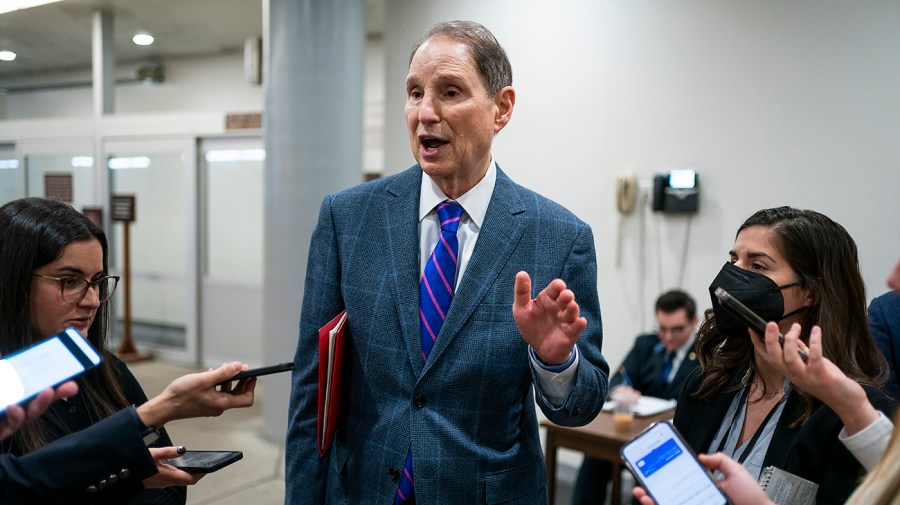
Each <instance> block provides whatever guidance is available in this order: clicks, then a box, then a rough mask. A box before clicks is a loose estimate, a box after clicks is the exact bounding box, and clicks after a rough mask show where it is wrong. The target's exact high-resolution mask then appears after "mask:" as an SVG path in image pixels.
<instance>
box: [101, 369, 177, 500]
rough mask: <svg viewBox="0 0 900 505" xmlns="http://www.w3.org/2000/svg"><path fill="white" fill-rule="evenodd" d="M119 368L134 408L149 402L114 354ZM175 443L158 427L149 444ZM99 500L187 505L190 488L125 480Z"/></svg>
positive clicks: (105, 492)
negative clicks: (155, 486)
mask: <svg viewBox="0 0 900 505" xmlns="http://www.w3.org/2000/svg"><path fill="white" fill-rule="evenodd" d="M111 359H114V360H115V363H116V366H117V367H118V370H119V374H120V379H121V381H122V389H123V391H124V393H125V398H126V399H128V401H129V402H131V403H132V405H134V406H135V407H139V406H141V405H143V404H144V403H147V394H146V393H144V389H143V388H141V384H140V383H139V382H138V380H137V378H136V377H135V376H134V374H132V373H131V370H129V369H128V367H127V366H126V365H125V363H123V362H122V361H121V360H119V359H118V358H116V357H115V356H111ZM171 445H173V444H172V439H171V438H169V434H168V432H166V429H165V428H160V429H159V440H157V441H156V442H154V443H152V444H150V447H169V446H171ZM99 494H100V495H101V498H100V500H98V501H102V502H104V503H126V502H128V503H135V504H137V503H140V504H146V505H184V504H185V502H187V487H185V486H169V487H166V488H162V489H145V488H144V486H143V484H142V483H141V482H140V481H139V480H133V479H132V480H131V481H128V482H122V483H120V484H119V485H116V486H108V487H107V488H106V489H104V490H103V491H101V492H100V493H99Z"/></svg>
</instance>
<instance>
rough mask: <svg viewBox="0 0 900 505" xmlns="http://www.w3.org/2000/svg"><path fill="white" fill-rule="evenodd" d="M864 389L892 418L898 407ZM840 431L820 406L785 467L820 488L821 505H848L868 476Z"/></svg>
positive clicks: (818, 500)
mask: <svg viewBox="0 0 900 505" xmlns="http://www.w3.org/2000/svg"><path fill="white" fill-rule="evenodd" d="M865 389H866V395H867V396H868V397H869V401H870V402H871V403H872V405H873V406H874V407H875V408H876V409H878V410H880V411H882V412H884V413H885V415H886V416H888V418H891V417H892V416H893V413H894V410H895V408H896V403H895V402H894V401H893V400H892V399H890V398H889V397H888V396H887V395H885V394H884V392H882V391H881V390H878V389H875V388H869V387H865ZM779 424H780V423H779ZM841 428H843V423H842V422H841V420H840V418H839V417H838V416H837V414H835V413H834V411H832V410H831V409H830V408H828V407H827V406H824V405H822V406H820V407H819V408H818V409H816V411H815V412H813V414H812V416H811V417H810V418H809V420H808V421H807V422H806V423H805V424H804V425H803V426H802V427H801V428H800V430H799V432H798V433H797V434H796V436H795V438H794V442H793V444H792V446H791V447H790V450H789V452H788V457H787V461H786V462H785V463H784V469H785V470H787V471H789V472H791V473H794V474H797V475H799V476H801V477H804V478H806V479H809V480H811V481H813V482H816V483H818V484H819V490H818V492H817V494H816V503H818V504H822V505H829V504H835V505H837V504H843V503H845V502H846V501H847V499H848V498H849V497H850V495H851V494H852V493H853V491H854V490H855V489H856V487H857V486H858V485H859V483H860V481H861V479H862V477H863V476H864V475H865V469H864V468H863V467H862V465H861V464H860V463H859V461H857V459H856V458H855V457H854V456H853V454H852V453H851V452H850V451H849V450H847V448H846V446H844V444H843V443H841V442H840V440H839V439H838V434H839V433H840V431H841ZM773 449H779V448H776V447H772V446H770V447H769V452H772V450H773ZM782 449H783V448H782ZM767 459H768V454H767ZM775 466H780V465H777V464H776V465H775Z"/></svg>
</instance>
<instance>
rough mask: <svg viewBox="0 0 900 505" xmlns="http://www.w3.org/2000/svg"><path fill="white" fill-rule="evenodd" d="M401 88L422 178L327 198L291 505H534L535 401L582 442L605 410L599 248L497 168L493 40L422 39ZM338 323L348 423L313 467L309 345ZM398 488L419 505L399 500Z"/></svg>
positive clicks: (570, 218) (297, 376) (291, 465)
mask: <svg viewBox="0 0 900 505" xmlns="http://www.w3.org/2000/svg"><path fill="white" fill-rule="evenodd" d="M406 87H407V97H408V98H407V103H406V118H407V123H408V126H409V134H410V143H411V144H412V150H413V155H414V156H415V158H416V161H417V162H418V163H417V165H415V166H413V167H411V168H409V169H408V170H406V171H404V172H401V173H399V174H396V175H393V176H390V177H386V178H383V179H379V180H376V181H373V182H370V183H367V184H363V185H360V186H357V187H354V188H351V189H348V190H345V191H342V192H340V193H337V194H334V195H329V196H327V197H326V198H325V200H324V201H323V203H322V206H321V210H320V214H319V222H318V225H317V227H316V229H315V231H314V233H313V236H312V242H311V245H310V253H309V254H310V256H309V267H308V271H307V277H306V287H305V291H304V299H303V307H302V313H301V316H300V337H299V343H298V345H297V354H296V357H295V365H296V368H295V370H294V373H293V388H292V393H291V407H290V414H289V428H288V433H287V449H286V455H285V456H286V498H285V503H287V504H292V505H293V504H325V503H327V504H353V505H358V504H376V505H387V504H388V503H404V504H405V505H411V504H413V503H415V502H419V503H422V504H445V503H461V504H475V503H507V504H544V503H546V502H547V489H546V479H547V476H546V469H545V466H544V459H543V452H542V450H541V444H540V438H539V435H538V423H537V416H536V411H535V408H534V404H535V402H537V404H538V406H539V407H540V408H541V410H542V411H543V413H544V414H545V415H546V416H547V417H548V418H549V419H550V420H551V421H553V422H555V423H558V424H562V425H567V426H577V425H584V424H586V423H588V422H590V421H591V420H592V419H593V418H594V417H595V416H596V415H597V413H598V412H599V411H600V409H601V407H602V406H603V402H604V400H605V398H606V394H607V382H608V373H609V368H608V366H607V364H606V361H605V360H604V359H603V357H602V356H601V354H600V348H601V343H602V332H601V322H600V306H599V301H598V297H597V271H596V269H597V265H596V257H595V252H594V239H593V235H592V233H591V230H590V227H589V226H588V225H587V224H585V223H584V222H582V221H581V220H579V219H578V218H577V217H575V216H574V215H573V214H572V213H570V212H569V211H567V210H566V209H564V208H562V207H561V206H559V205H557V204H555V203H553V202H551V201H550V200H547V199H546V198H543V197H541V196H540V195H538V194H536V193H534V192H532V191H529V190H527V189H525V188H523V187H521V186H519V185H517V184H515V183H514V182H513V181H512V180H510V178H509V177H507V175H506V174H505V173H504V172H503V171H502V170H501V169H500V168H499V166H498V165H497V163H496V162H495V160H494V159H493V155H492V153H491V143H492V140H493V137H494V135H495V134H496V133H498V132H499V131H500V130H501V129H502V128H503V127H504V126H505V125H506V124H507V122H508V121H509V119H510V117H511V115H512V111H513V106H514V104H515V91H514V90H513V88H512V71H511V67H510V65H509V60H508V59H507V57H506V54H505V52H504V50H503V48H502V47H501V46H500V45H499V43H498V42H497V40H496V39H495V38H494V36H493V35H492V34H491V33H490V32H489V31H488V30H487V29H485V28H484V27H483V26H481V25H478V24H476V23H471V22H451V23H443V24H439V25H436V26H434V27H432V29H431V30H430V31H429V32H428V33H427V34H426V36H425V37H424V38H423V39H422V41H421V42H420V43H419V44H418V45H417V46H416V47H415V49H414V50H413V53H412V56H411V58H410V65H409V72H408V75H407V80H406ZM448 200H449V201H450V202H453V203H456V204H459V205H460V206H462V208H463V215H462V217H461V219H460V222H459V228H458V231H456V233H457V237H458V243H459V245H458V257H457V256H456V254H457V253H456V246H455V244H454V251H453V254H452V256H453V258H454V260H456V261H457V272H456V277H455V283H450V282H447V287H448V288H450V289H452V290H453V292H452V301H451V304H450V306H449V309H448V310H447V311H446V314H443V312H442V313H441V316H442V317H444V316H445V319H443V321H442V325H441V326H440V330H439V332H438V333H437V335H436V338H435V339H434V344H433V348H432V349H431V351H430V354H428V355H427V359H423V347H422V341H421V338H422V333H423V331H421V329H420V324H421V320H422V319H421V318H422V317H424V316H422V315H421V314H422V312H421V310H420V296H419V286H420V282H421V279H422V275H423V271H424V270H425V265H426V262H427V261H428V260H429V257H430V256H431V251H432V250H433V249H434V248H435V245H436V243H437V242H439V240H438V237H439V234H440V223H438V218H437V214H436V211H435V207H436V206H437V205H438V204H440V203H441V202H444V201H448ZM438 246H439V247H440V244H438ZM532 285H533V286H535V288H534V289H532ZM454 286H455V288H454ZM544 286H545V287H544ZM542 287H543V288H542ZM537 290H540V291H539V292H538V291H537ZM425 301H426V302H427V300H425ZM344 309H346V311H347V325H348V338H347V341H346V344H345V345H346V350H345V356H344V358H345V361H344V364H343V366H344V369H345V375H344V377H343V395H342V399H341V409H342V410H341V415H340V421H339V423H338V428H337V433H336V435H335V438H334V442H333V444H332V446H331V447H330V449H329V450H328V452H327V453H326V454H325V456H324V457H322V458H320V457H319V455H318V452H317V447H316V414H317V403H316V394H317V391H316V389H317V378H318V366H319V363H318V349H317V346H318V336H317V335H318V329H319V327H320V326H322V325H323V324H325V323H326V322H328V321H329V320H330V319H332V317H334V316H335V315H336V314H338V313H339V312H340V311H341V310H344ZM409 454H411V466H409V465H407V468H408V469H409V470H405V469H404V463H405V461H406V459H407V456H408V455H409ZM407 474H408V475H407ZM407 477H409V478H411V480H412V481H413V484H414V486H413V488H414V493H413V494H412V495H411V496H402V497H401V496H400V494H399V493H398V486H399V485H400V481H401V480H402V479H405V478H407Z"/></svg>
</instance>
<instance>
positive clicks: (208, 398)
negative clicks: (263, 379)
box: [137, 361, 256, 428]
mask: <svg viewBox="0 0 900 505" xmlns="http://www.w3.org/2000/svg"><path fill="white" fill-rule="evenodd" d="M246 368H247V365H244V364H241V363H239V362H236V361H235V362H232V363H226V364H224V365H222V366H220V367H219V368H217V369H215V370H209V371H207V372H200V373H194V374H189V375H185V376H183V377H179V378H177V379H175V380H174V381H172V383H171V384H169V385H168V386H167V387H166V389H165V390H164V391H163V392H162V393H160V394H159V395H158V396H156V397H154V398H153V399H151V400H149V401H148V402H147V403H144V404H143V405H141V406H140V407H138V409H137V412H138V415H139V416H140V417H141V421H143V422H144V424H146V425H147V426H155V427H157V428H158V427H161V426H162V425H164V424H165V423H167V422H169V421H174V420H176V419H188V418H192V417H214V416H219V415H221V414H222V412H225V411H226V410H228V409H233V408H242V407H249V406H251V405H253V390H254V388H255V387H256V378H255V377H251V378H249V379H242V380H240V381H238V383H237V384H236V385H235V386H234V387H232V386H231V382H230V381H229V380H228V379H230V378H232V377H234V376H235V375H236V374H237V373H238V372H240V371H241V370H244V369H246ZM222 383H224V385H222V386H218V385H219V384H222Z"/></svg>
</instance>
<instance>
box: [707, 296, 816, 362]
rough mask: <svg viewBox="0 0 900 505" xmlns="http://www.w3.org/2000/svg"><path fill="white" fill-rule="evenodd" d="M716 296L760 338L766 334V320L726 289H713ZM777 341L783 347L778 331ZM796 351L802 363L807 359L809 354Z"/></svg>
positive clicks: (721, 303) (782, 340)
mask: <svg viewBox="0 0 900 505" xmlns="http://www.w3.org/2000/svg"><path fill="white" fill-rule="evenodd" d="M715 295H716V298H717V299H718V300H719V305H721V306H722V307H725V310H727V311H728V312H731V313H732V314H734V315H735V317H737V318H738V319H740V320H741V321H743V322H744V324H746V325H747V326H748V327H749V328H750V329H751V330H753V331H755V332H756V333H757V334H758V335H759V336H760V338H762V337H763V335H765V334H766V321H765V320H764V319H763V318H761V317H759V316H758V315H757V314H756V313H755V312H753V311H752V310H750V308H749V307H747V306H746V305H744V304H743V303H741V301H740V300H738V299H737V298H735V297H734V296H732V295H731V294H730V293H729V292H728V291H725V290H724V289H722V288H716V291H715ZM778 343H779V344H781V347H784V335H782V334H781V333H778ZM797 353H798V354H799V355H800V359H802V360H803V362H804V363H806V362H807V361H809V355H808V354H807V353H806V351H804V350H803V349H800V348H799V347H798V348H797Z"/></svg>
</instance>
